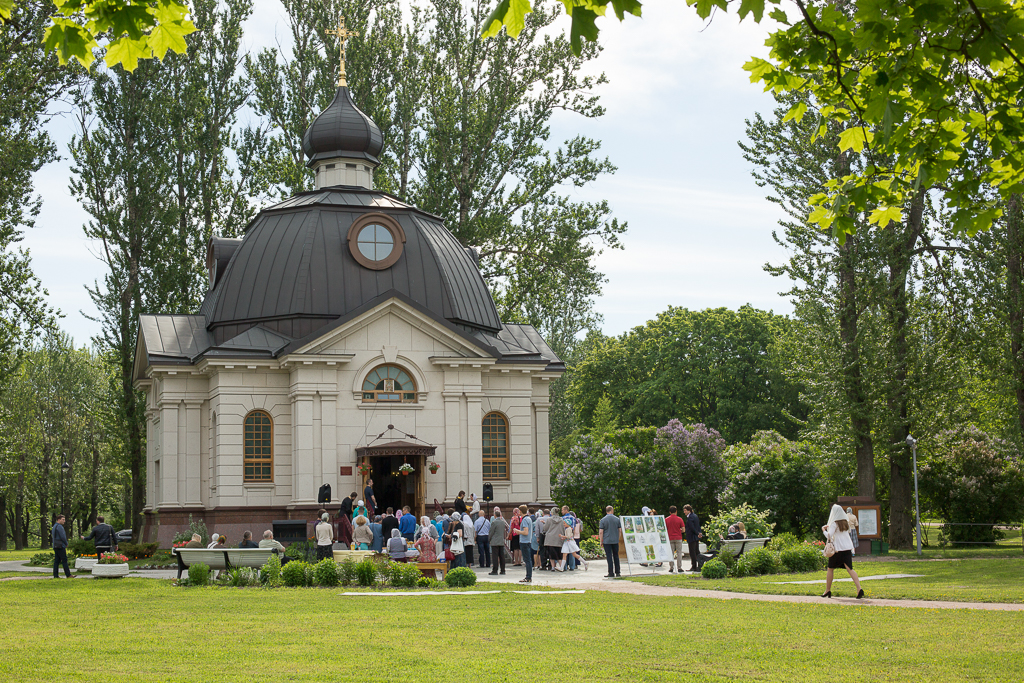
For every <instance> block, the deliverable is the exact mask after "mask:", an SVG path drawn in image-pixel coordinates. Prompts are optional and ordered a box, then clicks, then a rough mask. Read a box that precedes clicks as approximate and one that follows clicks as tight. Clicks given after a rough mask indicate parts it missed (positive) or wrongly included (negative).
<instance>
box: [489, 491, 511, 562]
mask: <svg viewBox="0 0 1024 683" xmlns="http://www.w3.org/2000/svg"><path fill="white" fill-rule="evenodd" d="M507 536H508V522H506V521H505V518H504V517H503V516H502V514H501V508H499V507H495V508H494V516H493V517H491V533H490V536H489V540H490V544H491V572H490V573H491V575H492V576H494V575H497V574H499V573H500V574H504V573H505V538H506V537H507ZM498 567H501V571H500V572H499V571H498Z"/></svg>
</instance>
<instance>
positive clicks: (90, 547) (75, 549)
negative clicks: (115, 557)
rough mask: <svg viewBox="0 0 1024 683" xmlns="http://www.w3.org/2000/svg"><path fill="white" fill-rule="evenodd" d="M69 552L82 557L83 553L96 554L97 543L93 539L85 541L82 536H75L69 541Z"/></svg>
mask: <svg viewBox="0 0 1024 683" xmlns="http://www.w3.org/2000/svg"><path fill="white" fill-rule="evenodd" d="M121 545H122V546H123V545H124V544H123V543H122V544H121ZM122 552H123V551H122ZM68 553H74V554H75V556H77V557H81V556H82V555H95V554H96V544H95V543H93V542H92V540H91V539H90V540H88V541H83V540H82V539H80V538H74V539H71V540H69V541H68ZM125 554H127V553H125Z"/></svg>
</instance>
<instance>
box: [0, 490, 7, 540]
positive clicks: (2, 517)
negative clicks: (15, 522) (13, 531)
mask: <svg viewBox="0 0 1024 683" xmlns="http://www.w3.org/2000/svg"><path fill="white" fill-rule="evenodd" d="M0 550H7V493H6V492H3V491H0Z"/></svg>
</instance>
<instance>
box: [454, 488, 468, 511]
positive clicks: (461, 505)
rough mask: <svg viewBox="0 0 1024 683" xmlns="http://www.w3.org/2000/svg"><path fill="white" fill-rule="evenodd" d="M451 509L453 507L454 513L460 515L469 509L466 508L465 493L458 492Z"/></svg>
mask: <svg viewBox="0 0 1024 683" xmlns="http://www.w3.org/2000/svg"><path fill="white" fill-rule="evenodd" d="M452 507H454V508H455V511H456V512H458V513H459V514H460V515H464V514H466V510H468V509H469V508H467V507H466V492H465V491H459V495H457V496H455V502H454V503H453V504H452Z"/></svg>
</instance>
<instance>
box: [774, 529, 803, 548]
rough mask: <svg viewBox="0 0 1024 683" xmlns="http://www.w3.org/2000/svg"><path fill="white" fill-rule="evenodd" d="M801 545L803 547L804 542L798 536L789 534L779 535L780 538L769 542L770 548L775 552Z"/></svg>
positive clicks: (775, 537) (777, 537) (776, 537)
mask: <svg viewBox="0 0 1024 683" xmlns="http://www.w3.org/2000/svg"><path fill="white" fill-rule="evenodd" d="M800 545H803V540H801V539H800V537H799V536H797V535H796V534H791V533H788V532H786V533H782V534H779V535H778V536H773V537H772V539H771V540H770V541H768V547H769V548H771V549H772V550H775V551H782V550H785V549H786V548H792V547H795V546H800Z"/></svg>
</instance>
